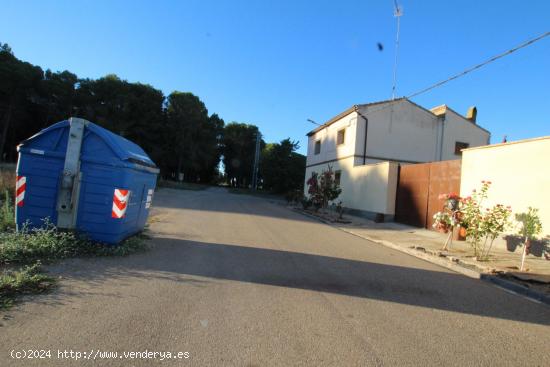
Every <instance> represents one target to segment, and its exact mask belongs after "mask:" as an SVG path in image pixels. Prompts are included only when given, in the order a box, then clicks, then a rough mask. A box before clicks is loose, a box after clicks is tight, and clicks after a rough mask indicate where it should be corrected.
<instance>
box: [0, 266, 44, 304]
mask: <svg viewBox="0 0 550 367" xmlns="http://www.w3.org/2000/svg"><path fill="white" fill-rule="evenodd" d="M54 286H55V279H54V278H52V277H50V276H48V275H46V274H44V273H42V272H41V270H40V262H37V263H36V264H34V265H27V266H24V267H23V268H21V269H19V270H5V271H3V272H2V274H0V309H7V308H9V307H11V306H12V305H13V304H14V303H15V301H16V299H17V297H19V296H21V295H24V294H37V293H44V292H47V291H49V290H50V289H52V288H53V287H54Z"/></svg>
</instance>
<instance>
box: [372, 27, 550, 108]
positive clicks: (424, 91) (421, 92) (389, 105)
mask: <svg viewBox="0 0 550 367" xmlns="http://www.w3.org/2000/svg"><path fill="white" fill-rule="evenodd" d="M549 35H550V32H545V33H543V34H541V35H540V36H537V37H535V38H532V39H530V40H528V41H525V42H523V43H521V44H520V45H518V46H516V47H514V48H511V49H509V50H507V51H504V52H502V53H500V54H498V55H496V56H493V57H491V58H490V59H488V60H486V61H484V62H482V63H480V64H477V65H475V66H472V67H470V68H468V69H466V70H464V71H462V72H460V73H458V74H455V75H453V76H451V77H449V78H447V79H445V80H442V81H440V82H437V83H435V84H432V85H430V86H429V87H426V88H423V89H420V90H418V91H416V92H413V93H411V94H409V95H408V96H405V98H407V99H411V98H413V97H416V96H418V95H420V94H424V93H426V92H428V91H430V90H432V89H435V88H437V87H440V86H442V85H443V84H446V83H448V82H450V81H451V80H454V79H458V78H460V77H461V76H464V75H466V74H468V73H471V72H472V71H474V70H477V69H479V68H481V67H483V66H485V65H487V64H490V63H492V62H493V61H496V60H498V59H500V58H502V57H504V56H507V55H510V54H511V53H513V52H515V51H517V50H519V49H522V48H524V47H527V46H529V45H532V44H533V43H535V42H537V41H540V40H541V39H543V38H545V37H547V36H549ZM399 100H400V99H397V100H391V101H389V102H388V104H387V105H384V106H381V107H380V108H377V109H374V110H372V111H368V112H367V113H373V112H378V111H382V110H385V109H386V108H389V107H392V106H393V104H394V103H395V102H398V101H399Z"/></svg>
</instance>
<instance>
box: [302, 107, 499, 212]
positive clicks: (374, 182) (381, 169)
mask: <svg viewBox="0 0 550 367" xmlns="http://www.w3.org/2000/svg"><path fill="white" fill-rule="evenodd" d="M476 113H477V111H476V109H475V107H473V108H471V109H470V110H469V111H468V116H467V117H466V116H462V115H460V114H458V113H457V112H455V111H454V110H452V109H450V108H449V107H447V106H446V105H441V106H438V107H435V108H432V109H430V110H428V109H426V108H423V107H421V106H419V105H417V104H416V103H414V102H412V101H410V100H408V99H406V98H400V99H395V100H388V101H382V102H376V103H369V104H363V105H355V106H352V107H351V108H349V109H347V110H346V111H343V112H342V113H340V114H339V115H337V116H335V117H333V118H332V119H330V120H329V121H327V122H326V123H325V124H323V125H321V126H319V127H317V128H316V129H314V130H312V131H310V132H309V133H308V134H307V136H308V150H307V161H306V176H305V177H306V181H307V180H308V179H309V178H310V177H311V174H312V173H313V172H317V173H320V172H322V171H323V170H326V169H328V167H329V166H330V167H331V168H332V170H333V171H334V172H335V174H336V179H337V180H338V181H339V182H340V186H341V187H342V195H341V197H340V198H339V199H338V200H341V201H342V204H343V205H344V206H345V207H347V208H351V209H356V210H358V211H361V212H365V214H367V215H373V214H383V215H385V216H388V217H392V216H393V215H394V214H395V191H396V190H395V188H396V185H397V175H398V166H399V164H412V163H423V162H433V161H442V160H451V159H459V158H460V157H461V154H462V149H465V148H470V147H477V146H482V145H487V144H489V139H490V133H489V131H487V130H485V129H484V128H482V127H480V126H479V125H477V123H476ZM305 190H306V192H307V185H305Z"/></svg>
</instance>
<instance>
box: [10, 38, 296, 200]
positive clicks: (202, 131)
mask: <svg viewBox="0 0 550 367" xmlns="http://www.w3.org/2000/svg"><path fill="white" fill-rule="evenodd" d="M71 116H74V117H81V118H85V119H87V120H89V121H92V122H94V123H96V124H98V125H100V126H102V127H105V128H107V129H109V130H111V131H113V132H114V133H116V134H119V135H122V136H124V137H125V138H127V139H129V140H131V141H133V142H135V143H137V144H138V145H140V146H141V147H142V148H143V149H144V150H145V151H146V152H147V153H148V154H149V155H150V156H151V158H152V159H153V160H154V161H155V162H156V163H157V165H158V166H159V168H160V170H161V176H162V177H163V178H165V179H178V173H183V177H184V180H185V181H189V182H202V183H212V182H219V181H220V180H226V181H231V182H232V183H234V184H235V185H237V186H241V187H246V186H248V185H249V184H250V181H251V177H252V170H253V168H252V166H253V160H254V151H255V145H256V144H255V141H256V137H257V135H258V134H260V131H259V129H258V127H257V126H255V125H251V124H246V123H239V122H231V123H227V124H226V123H225V122H224V120H223V119H222V118H221V117H220V116H218V115H217V114H216V113H212V114H209V112H208V109H207V108H206V106H205V104H204V102H202V101H201V100H200V98H199V97H197V96H196V95H194V94H193V93H189V92H179V91H174V92H172V93H170V94H169V95H168V96H165V95H164V94H163V92H162V91H160V90H158V89H156V88H154V87H153V86H151V85H148V84H142V83H131V82H128V81H126V80H122V79H120V78H119V77H118V76H116V75H114V74H110V75H106V76H104V77H102V78H99V79H89V78H79V77H78V76H77V75H76V74H74V73H71V72H70V71H67V70H65V71H61V72H59V71H58V72H53V71H51V70H49V69H48V70H45V71H44V70H43V69H42V68H41V67H40V66H36V65H32V64H31V63H28V62H25V61H22V60H19V59H18V58H17V57H16V56H15V55H14V54H13V52H12V50H11V48H10V47H9V45H7V44H3V43H1V42H0V124H1V125H0V134H1V135H0V159H1V160H2V161H3V162H15V161H16V160H17V151H16V146H17V144H19V143H20V142H21V141H22V140H24V139H26V138H28V137H29V136H31V135H32V134H34V133H36V132H38V131H40V130H41V129H43V128H45V127H47V126H49V125H51V124H53V123H56V122H58V121H62V120H66V119H67V118H68V117H71ZM260 146H261V149H262V150H261V159H260V171H259V175H260V178H261V181H262V182H263V187H264V188H266V189H268V190H270V191H274V192H286V191H289V190H293V189H298V188H300V187H301V186H302V185H303V179H304V177H303V176H304V171H305V157H304V156H303V155H301V154H298V153H296V150H297V149H298V144H297V143H296V142H293V141H291V140H290V139H285V140H283V141H281V142H280V143H269V144H266V142H265V141H263V140H261V144H260ZM220 162H222V163H223V170H220Z"/></svg>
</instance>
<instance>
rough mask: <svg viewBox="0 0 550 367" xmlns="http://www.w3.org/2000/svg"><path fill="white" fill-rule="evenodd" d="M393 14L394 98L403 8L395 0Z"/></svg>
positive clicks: (392, 97)
mask: <svg viewBox="0 0 550 367" xmlns="http://www.w3.org/2000/svg"><path fill="white" fill-rule="evenodd" d="M393 5H394V9H393V16H394V17H396V18H397V36H396V37H395V62H394V64H393V86H392V90H391V99H392V100H393V99H395V89H396V84H397V61H398V60H399V59H398V56H399V19H400V18H401V16H402V15H403V8H402V7H401V6H400V5H399V4H398V3H397V0H393Z"/></svg>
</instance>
